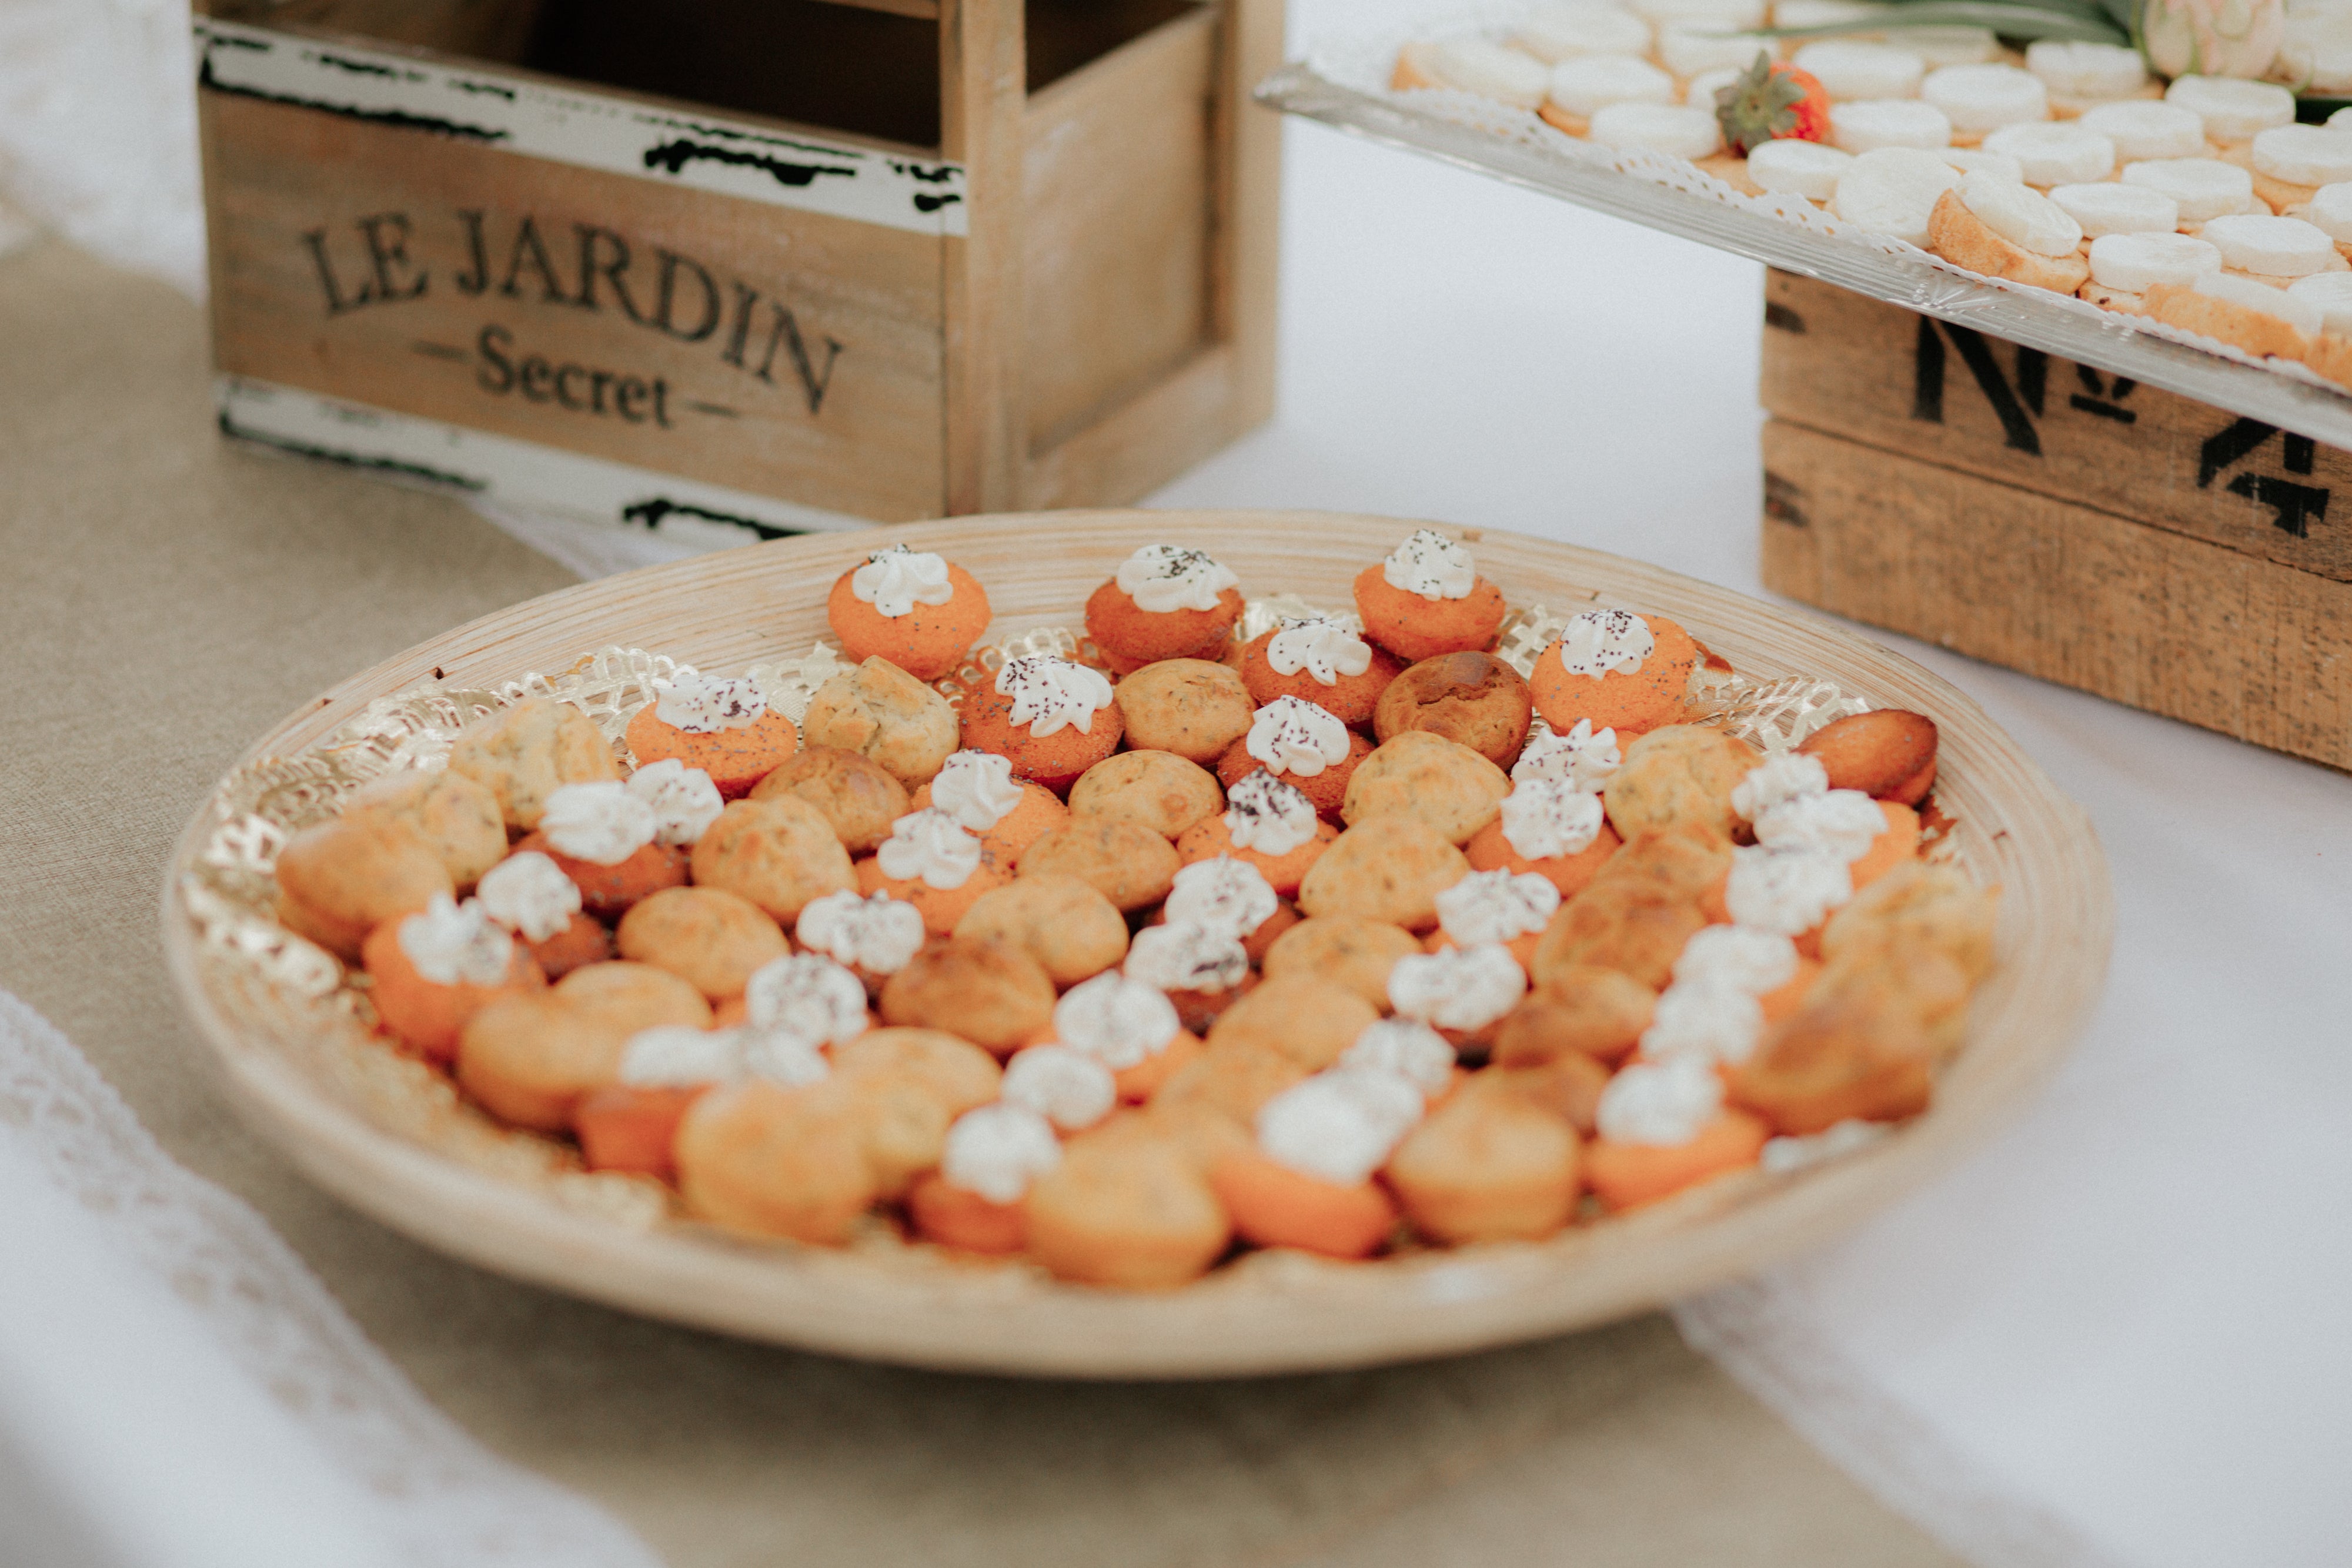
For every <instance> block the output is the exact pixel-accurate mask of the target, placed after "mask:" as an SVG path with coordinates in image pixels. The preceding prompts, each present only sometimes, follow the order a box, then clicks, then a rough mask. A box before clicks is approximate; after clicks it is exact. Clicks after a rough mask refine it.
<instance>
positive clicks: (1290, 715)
mask: <svg viewBox="0 0 2352 1568" xmlns="http://www.w3.org/2000/svg"><path fill="white" fill-rule="evenodd" d="M1371 754H1372V743H1371V742H1370V741H1369V740H1366V739H1365V738H1364V737H1362V736H1360V735H1358V734H1356V733H1355V732H1354V731H1353V730H1351V729H1349V727H1347V726H1346V725H1344V724H1342V723H1340V722H1339V716H1338V715H1337V714H1334V713H1332V712H1331V711H1330V710H1329V709H1328V708H1323V707H1318V706H1316V705H1315V704H1313V703H1311V702H1308V701H1307V700H1306V699H1305V698H1303V697H1276V698H1275V699H1274V701H1272V702H1270V703H1268V704H1266V705H1265V706H1264V707H1262V708H1260V709H1258V710H1257V713H1256V715H1255V716H1254V717H1253V718H1252V719H1251V721H1250V730H1249V733H1248V734H1247V735H1245V736H1244V737H1242V738H1241V739H1239V740H1237V741H1235V742H1234V743H1233V745H1231V746H1229V747H1226V748H1225V754H1224V755H1223V757H1221V758H1217V779H1218V781H1219V782H1220V783H1222V784H1223V785H1224V786H1225V787H1226V788H1227V789H1231V788H1233V786H1234V785H1236V784H1238V783H1240V782H1241V781H1242V780H1243V779H1246V778H1248V777H1249V776H1250V775H1251V774H1253V773H1255V772H1257V771H1259V770H1260V769H1261V768H1263V769H1264V770H1265V771H1266V772H1268V773H1271V774H1273V775H1275V776H1276V778H1278V779H1281V780H1282V781H1283V782H1284V783H1286V784H1288V785H1290V786H1292V787H1293V788H1295V789H1297V791H1298V792H1299V793H1300V794H1302V795H1304V796H1306V797H1307V800H1309V801H1310V802H1312V803H1313V805H1314V807H1315V810H1317V812H1318V813H1319V814H1320V815H1321V816H1322V817H1323V818H1324V819H1325V820H1327V821H1339V808H1340V806H1341V805H1342V804H1343V803H1344V802H1345V801H1346V800H1347V798H1348V780H1349V779H1353V778H1354V777H1355V776H1356V765H1357V764H1358V763H1360V762H1361V761H1363V759H1364V758H1367V757H1370V755H1371Z"/></svg>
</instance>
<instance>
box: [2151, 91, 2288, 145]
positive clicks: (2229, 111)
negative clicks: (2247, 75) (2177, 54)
mask: <svg viewBox="0 0 2352 1568" xmlns="http://www.w3.org/2000/svg"><path fill="white" fill-rule="evenodd" d="M2164 101H2165V102H2166V103H2168V104H2169V105H2172V106H2174V107H2175V108H2179V109H2185V110H2188V111H2189V113H2191V114H2193V115H2195V116H2196V117H2197V118H2198V119H2199V120H2201V121H2203V122H2204V127H2205V134H2206V135H2208V136H2210V137H2211V138H2212V139H2213V140H2214V141H2252V140H2253V139H2254V138H2255V137H2256V136H2257V135H2259V134H2261V133H2262V132H2263V131H2268V130H2270V129H2271V128H2272V127H2273V126H2280V125H2292V124H2294V93H2292V92H2290V91H2288V90H2287V89H2285V88H2283V87H2281V86H2279V85H2278V84H2277V83H2276V82H2267V81H2242V80H2240V79H2239V78H2235V77H2203V76H2184V77H2175V78H2172V85H2171V86H2169V87H2168V88H2166V89H2164Z"/></svg>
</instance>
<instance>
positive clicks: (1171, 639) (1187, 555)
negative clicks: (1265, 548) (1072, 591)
mask: <svg viewBox="0 0 2352 1568" xmlns="http://www.w3.org/2000/svg"><path fill="white" fill-rule="evenodd" d="M1241 616H1242V594H1241V580H1240V579H1238V578H1236V577H1235V576H1234V574H1233V573H1232V572H1231V571H1228V570H1226V569H1225V568H1223V566H1220V565H1219V564H1217V562H1216V560H1215V559H1213V557H1212V556H1210V554H1209V552H1208V551H1206V550H1197V549H1185V548H1184V547H1183V546H1181V545H1146V546H1144V547H1143V548H1142V549H1139V550H1137V551H1136V552H1135V553H1134V554H1133V555H1131V556H1129V557H1128V558H1127V559H1125V560H1123V561H1121V562H1119V565H1118V572H1117V573H1116V574H1115V575H1114V576H1113V577H1112V578H1111V580H1109V581H1108V582H1106V583H1104V584H1103V585H1102V586H1101V587H1100V588H1097V589H1096V590H1095V591H1094V593H1093V594H1092V595H1091V596H1090V597H1088V599H1087V635H1088V636H1090V637H1092V638H1093V639H1094V640H1095V643H1096V645H1097V646H1098V647H1100V648H1101V649H1102V650H1103V651H1104V652H1105V653H1109V654H1112V655H1114V656H1115V657H1117V658H1119V659H1121V660H1124V661H1126V662H1127V663H1128V664H1130V665H1142V664H1153V663H1156V662H1158V661H1159V660H1161V659H1195V658H1214V657H1215V656H1216V653H1217V650H1219V649H1220V648H1221V647H1222V645H1223V643H1225V642H1226V641H1227V639H1229V638H1230V637H1231V636H1232V635H1233V630H1234V622H1236V621H1239V620H1240V619H1241Z"/></svg>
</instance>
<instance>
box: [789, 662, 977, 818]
mask: <svg viewBox="0 0 2352 1568" xmlns="http://www.w3.org/2000/svg"><path fill="white" fill-rule="evenodd" d="M801 738H802V739H803V741H805V742H806V743H807V744H809V745H811V746H832V747H839V748H840V749H842V750H844V751H855V752H856V753H857V754H858V755H859V756H861V757H863V758H866V760H867V761H869V762H873V763H876V764H877V765H878V766H879V767H880V768H882V769H883V771H885V772H887V773H888V774H889V775H890V777H891V778H893V779H897V780H898V782H899V783H901V784H903V785H905V786H906V787H907V788H908V789H914V788H915V787H916V786H917V785H919V784H923V783H926V782H928V781H929V779H930V777H931V775H932V774H934V773H937V772H938V771H939V770H940V764H941V763H942V762H945V761H946V760H947V759H948V756H949V754H950V752H952V751H954V750H955V748H956V712H955V709H954V708H952V707H950V706H948V700H947V698H945V697H943V696H941V695H940V694H939V693H937V692H935V691H933V690H931V688H930V687H929V686H927V685H924V684H923V683H922V682H920V681H919V680H917V679H915V677H914V676H912V675H910V674H908V673H907V672H906V671H904V670H902V669H900V668H899V667H898V665H896V664H892V663H890V662H889V661H888V660H887V659H867V660H866V661H865V662H864V663H863V664H859V665H858V666H857V667H856V669H854V670H844V671H843V672H841V674H837V675H835V676H834V677H833V678H832V679H831V680H829V681H827V682H825V683H824V685H822V686H819V687H818V688H817V690H816V695H814V696H813V697H811V698H810V699H809V706H808V713H807V714H806V715H805V716H803V718H802V719H801Z"/></svg>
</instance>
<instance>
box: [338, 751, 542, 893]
mask: <svg viewBox="0 0 2352 1568" xmlns="http://www.w3.org/2000/svg"><path fill="white" fill-rule="evenodd" d="M342 819H343V821H346V822H350V823H352V825H353V826H355V827H373V826H380V825H383V824H385V823H398V824H400V825H402V826H404V827H406V828H408V829H409V830H410V831H413V832H415V835H416V836H417V837H418V838H420V839H422V840H424V841H425V847H426V848H427V849H430V850H431V851H432V852H434V853H435V854H436V855H438V856H440V857H441V863H442V864H443V865H444V866H446V867H447V868H448V872H449V880H450V882H451V883H454V884H456V888H457V892H459V893H461V894H462V893H467V892H469V891H471V890H472V888H473V885H474V884H475V883H477V882H479V881H480V880H481V878H482V873H484V872H487V871H488V870H489V869H490V868H491V867H492V866H494V865H496V864H498V863H499V861H501V860H503V859H504V858H506V852H507V828H506V821H505V820H504V819H503V818H502V817H500V815H499V798H498V797H497V796H496V795H493V794H492V793H490V790H489V787H488V785H484V784H479V783H477V782H476V781H475V780H473V779H468V778H467V777H466V776H465V775H464V774H462V773H452V772H449V771H448V770H447V769H446V768H444V769H443V770H441V771H440V772H437V773H423V772H408V773H392V774H387V775H385V776H384V777H383V778H382V779H377V780H376V781H375V782H373V784H370V785H368V786H367V787H366V788H365V789H362V790H360V791H359V793H357V794H356V795H353V796H352V800H351V803H350V804H349V805H347V806H345V807H344V808H343V810H342Z"/></svg>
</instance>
